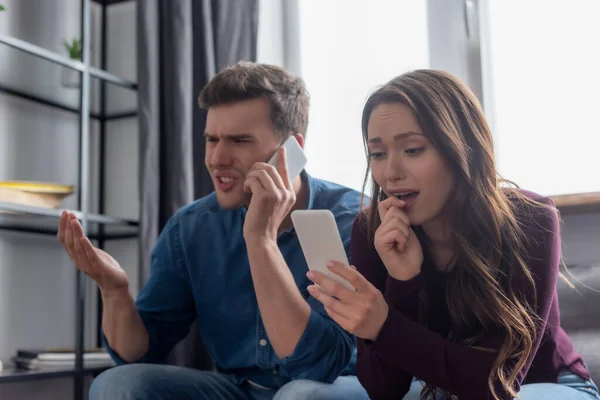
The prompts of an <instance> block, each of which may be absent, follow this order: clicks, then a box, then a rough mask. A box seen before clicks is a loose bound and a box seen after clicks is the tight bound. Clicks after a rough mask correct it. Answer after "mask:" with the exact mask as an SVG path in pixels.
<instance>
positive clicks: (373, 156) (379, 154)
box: [369, 151, 385, 159]
mask: <svg viewBox="0 0 600 400" xmlns="http://www.w3.org/2000/svg"><path fill="white" fill-rule="evenodd" d="M383 156H385V153H384V152H381V151H377V152H374V153H369V158H371V159H378V158H382V157H383Z"/></svg>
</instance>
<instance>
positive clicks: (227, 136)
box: [204, 132, 254, 140]
mask: <svg viewBox="0 0 600 400" xmlns="http://www.w3.org/2000/svg"><path fill="white" fill-rule="evenodd" d="M204 137H205V138H207V139H216V138H217V135H213V134H211V133H209V132H204ZM222 137H223V139H229V140H244V139H252V138H254V136H252V135H251V134H249V133H227V134H225V135H222Z"/></svg>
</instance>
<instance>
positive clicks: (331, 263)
mask: <svg viewBox="0 0 600 400" xmlns="http://www.w3.org/2000/svg"><path fill="white" fill-rule="evenodd" d="M334 265H335V261H328V262H327V266H328V267H333V266H334Z"/></svg>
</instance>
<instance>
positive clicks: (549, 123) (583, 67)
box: [481, 0, 600, 195]
mask: <svg viewBox="0 0 600 400" xmlns="http://www.w3.org/2000/svg"><path fill="white" fill-rule="evenodd" d="M484 6H485V8H484V10H485V12H484V13H483V16H484V18H483V21H482V29H484V31H483V32H484V35H483V37H484V40H483V41H482V44H481V45H482V46H483V50H484V52H489V53H488V55H487V57H485V62H484V64H483V68H484V70H485V71H487V72H486V73H484V76H487V77H488V79H486V80H485V81H484V90H485V93H486V95H485V99H486V101H485V104H486V114H487V115H488V116H490V117H491V121H492V122H493V123H492V130H493V132H494V134H495V142H496V156H497V161H498V169H499V171H500V173H501V174H502V175H503V176H504V177H505V178H507V179H510V180H512V181H515V182H516V183H517V184H519V186H521V187H523V188H526V189H529V190H533V191H536V192H538V193H542V194H545V195H557V194H571V193H584V192H593V191H599V190H600V178H599V177H598V176H597V175H598V172H599V171H600V163H599V161H598V160H599V159H600V156H599V154H598V153H599V151H598V144H600V122H599V120H598V115H599V112H600V74H599V73H598V71H600V57H599V56H598V54H599V52H598V43H599V38H600V24H598V17H599V16H600V2H599V1H598V0H563V1H558V0H557V1H544V2H540V1H538V0H502V1H495V0H487V1H485V2H484Z"/></svg>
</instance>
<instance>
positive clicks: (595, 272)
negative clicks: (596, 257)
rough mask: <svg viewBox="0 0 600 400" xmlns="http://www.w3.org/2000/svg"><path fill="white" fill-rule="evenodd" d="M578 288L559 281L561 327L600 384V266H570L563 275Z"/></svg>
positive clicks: (561, 280) (593, 377)
mask: <svg viewBox="0 0 600 400" xmlns="http://www.w3.org/2000/svg"><path fill="white" fill-rule="evenodd" d="M563 272H564V273H565V277H566V278H567V279H568V280H569V281H570V282H571V283H572V284H573V285H574V286H575V288H574V289H573V288H571V287H570V286H569V285H568V284H567V283H566V282H565V281H564V280H563V279H560V278H559V280H558V283H557V288H558V299H559V305H560V317H561V325H562V327H563V329H564V330H565V331H566V332H567V334H568V335H569V337H570V338H571V340H572V341H573V346H574V347H575V350H576V351H577V352H578V353H579V354H581V355H582V357H583V359H584V361H585V363H586V364H587V366H588V368H589V370H590V372H591V374H592V379H593V380H594V381H595V382H596V383H598V382H600V264H589V265H569V266H568V267H567V271H563Z"/></svg>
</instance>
